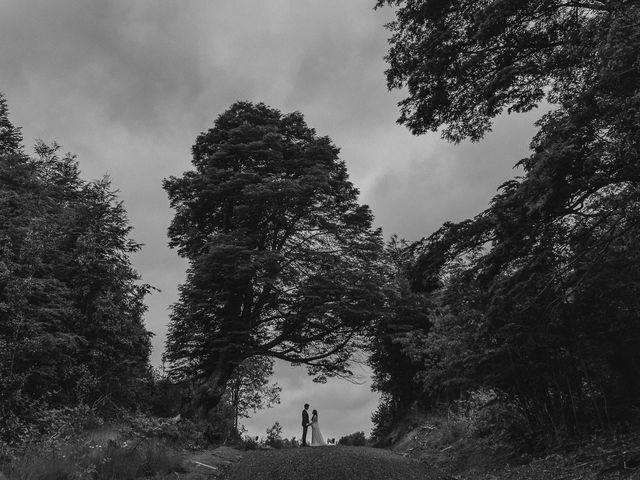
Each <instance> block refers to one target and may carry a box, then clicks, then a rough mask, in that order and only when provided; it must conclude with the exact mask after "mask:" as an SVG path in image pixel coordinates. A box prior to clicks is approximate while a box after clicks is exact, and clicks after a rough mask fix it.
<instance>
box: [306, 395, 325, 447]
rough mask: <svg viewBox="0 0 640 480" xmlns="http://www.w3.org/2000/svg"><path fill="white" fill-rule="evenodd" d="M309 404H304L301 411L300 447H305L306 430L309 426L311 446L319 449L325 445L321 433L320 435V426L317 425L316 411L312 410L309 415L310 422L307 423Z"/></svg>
mask: <svg viewBox="0 0 640 480" xmlns="http://www.w3.org/2000/svg"><path fill="white" fill-rule="evenodd" d="M308 410H309V404H308V403H305V404H304V410H302V446H303V447H306V446H307V429H308V428H309V426H311V446H312V447H320V446H323V445H326V444H327V442H325V441H324V438H323V437H322V433H320V425H319V424H318V411H317V410H314V411H313V412H312V415H311V421H309V412H308Z"/></svg>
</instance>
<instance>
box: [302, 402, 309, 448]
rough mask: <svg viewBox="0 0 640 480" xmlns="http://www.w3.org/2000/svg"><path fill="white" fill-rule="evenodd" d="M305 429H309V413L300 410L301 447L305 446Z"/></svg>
mask: <svg viewBox="0 0 640 480" xmlns="http://www.w3.org/2000/svg"><path fill="white" fill-rule="evenodd" d="M307 428H309V412H307V411H306V410H302V446H303V447H306V446H307Z"/></svg>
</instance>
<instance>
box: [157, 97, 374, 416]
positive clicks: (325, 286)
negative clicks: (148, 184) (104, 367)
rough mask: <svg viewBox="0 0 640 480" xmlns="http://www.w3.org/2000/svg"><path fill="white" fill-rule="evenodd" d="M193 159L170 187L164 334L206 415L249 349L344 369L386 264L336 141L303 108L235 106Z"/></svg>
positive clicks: (313, 367)
mask: <svg viewBox="0 0 640 480" xmlns="http://www.w3.org/2000/svg"><path fill="white" fill-rule="evenodd" d="M193 164H194V166H195V170H194V171H190V172H186V173H185V174H184V175H183V176H182V177H181V178H173V177H172V178H170V179H168V180H165V182H164V188H165V189H166V190H167V193H168V195H169V198H170V200H171V206H172V207H173V208H174V209H175V210H176V215H175V218H174V219H173V222H172V223H171V226H170V228H169V235H170V238H171V242H170V245H171V246H173V247H177V248H178V251H179V253H180V254H181V255H182V256H184V257H186V258H187V259H188V260H189V264H190V266H189V271H188V275H187V280H186V282H185V284H184V285H182V286H181V288H180V299H179V301H178V302H177V303H176V304H175V305H174V306H173V311H172V315H171V323H170V328H169V334H168V339H167V358H168V360H169V361H170V362H171V364H172V365H171V371H172V372H173V374H174V375H176V376H178V377H183V378H193V379H196V380H197V381H198V382H200V384H201V387H200V388H199V391H198V394H197V399H196V401H197V402H198V404H199V405H200V406H201V411H202V412H207V411H210V410H211V409H212V408H214V407H215V406H216V405H217V404H218V402H219V401H220V399H221V397H222V395H223V393H224V391H225V387H226V385H227V382H228V381H229V379H230V378H231V377H232V376H233V373H234V372H235V370H236V369H237V367H238V365H240V364H241V363H242V361H244V360H245V359H248V358H251V357H254V356H265V357H272V358H279V359H282V360H285V361H289V362H292V363H295V364H305V365H307V366H308V367H309V369H310V373H311V374H317V375H320V377H319V379H322V378H323V375H344V374H348V366H347V365H348V360H349V358H350V356H351V353H352V352H353V351H354V349H355V348H356V344H355V341H356V340H358V339H359V338H360V337H361V334H362V333H363V332H364V331H365V330H366V328H367V327H368V326H369V325H370V324H371V322H372V321H373V320H374V319H375V318H376V316H377V315H378V312H379V311H380V308H381V307H382V306H383V303H384V295H383V294H382V289H381V285H382V284H383V273H384V271H383V268H382V266H381V264H380V262H381V252H382V240H381V233H380V231H379V230H374V229H373V228H372V226H371V225H372V219H373V217H372V214H371V211H370V210H369V208H368V207H367V206H363V205H360V204H359V203H358V199H357V196H358V190H357V189H356V188H355V187H354V186H353V185H352V184H351V182H349V180H348V176H347V170H346V167H345V164H344V162H342V161H341V160H339V158H338V149H337V148H336V147H335V146H334V145H333V144H332V143H331V141H330V140H329V139H328V138H327V137H318V136H317V135H316V133H315V131H314V130H313V129H311V128H309V127H308V126H307V125H306V123H305V122H304V119H303V117H302V115H301V114H300V113H297V112H296V113H291V114H287V115H283V114H281V113H280V112H279V111H277V110H274V109H271V108H269V107H267V106H265V105H264V104H252V103H248V102H238V103H235V104H233V105H232V106H231V107H230V108H229V109H228V110H227V111H225V112H224V113H223V114H221V115H220V116H219V117H218V119H217V120H216V121H215V125H214V127H213V128H212V129H210V130H209V131H208V132H206V133H202V134H201V135H200V136H199V137H198V138H197V140H196V143H195V145H194V147H193Z"/></svg>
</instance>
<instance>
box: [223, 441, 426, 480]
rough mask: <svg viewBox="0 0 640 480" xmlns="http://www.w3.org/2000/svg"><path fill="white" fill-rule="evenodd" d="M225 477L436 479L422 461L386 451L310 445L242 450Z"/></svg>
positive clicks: (270, 479)
mask: <svg viewBox="0 0 640 480" xmlns="http://www.w3.org/2000/svg"><path fill="white" fill-rule="evenodd" d="M224 479H225V480H263V479H264V480H437V479H438V476H437V475H435V474H434V473H433V472H431V471H430V470H429V468H427V467H426V466H425V465H424V464H422V463H419V462H417V461H415V460H411V459H408V458H404V457H402V456H400V455H397V454H395V453H392V452H390V451H388V450H381V449H377V448H367V447H345V446H337V447H313V448H294V449H284V450H267V451H253V452H245V453H244V455H243V457H242V459H241V460H240V461H239V462H238V463H235V464H234V465H233V466H232V467H231V468H230V470H229V471H228V472H227V474H226V475H225V477H224Z"/></svg>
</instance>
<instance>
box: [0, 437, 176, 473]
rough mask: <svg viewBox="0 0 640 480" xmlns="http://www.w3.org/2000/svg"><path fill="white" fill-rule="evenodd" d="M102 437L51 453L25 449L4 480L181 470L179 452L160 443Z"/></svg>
mask: <svg viewBox="0 0 640 480" xmlns="http://www.w3.org/2000/svg"><path fill="white" fill-rule="evenodd" d="M105 438H107V442H106V443H105V444H104V445H103V444H100V443H97V444H96V443H92V442H91V443H84V442H83V443H82V444H78V445H67V446H65V447H63V448H61V449H59V450H55V451H54V450H50V451H43V450H39V449H38V448H36V447H29V448H27V449H26V450H25V452H24V454H23V455H22V456H21V457H19V458H16V459H14V461H13V462H12V463H11V464H10V466H9V469H8V471H7V475H8V478H9V480H82V479H85V478H86V479H97V480H134V479H139V478H144V477H151V476H155V475H166V474H171V473H175V472H184V471H185V468H184V464H183V456H182V454H181V452H179V451H178V450H176V449H175V448H174V447H172V446H171V445H169V444H167V443H166V442H164V441H161V440H157V439H140V440H135V441H133V442H121V441H116V440H114V439H113V438H108V437H105ZM95 439H96V437H94V440H95Z"/></svg>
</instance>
